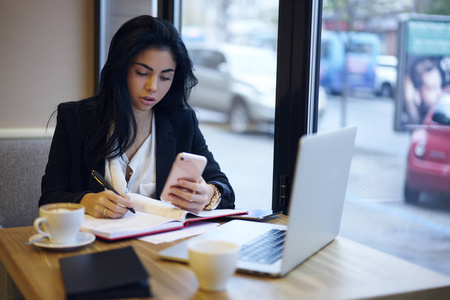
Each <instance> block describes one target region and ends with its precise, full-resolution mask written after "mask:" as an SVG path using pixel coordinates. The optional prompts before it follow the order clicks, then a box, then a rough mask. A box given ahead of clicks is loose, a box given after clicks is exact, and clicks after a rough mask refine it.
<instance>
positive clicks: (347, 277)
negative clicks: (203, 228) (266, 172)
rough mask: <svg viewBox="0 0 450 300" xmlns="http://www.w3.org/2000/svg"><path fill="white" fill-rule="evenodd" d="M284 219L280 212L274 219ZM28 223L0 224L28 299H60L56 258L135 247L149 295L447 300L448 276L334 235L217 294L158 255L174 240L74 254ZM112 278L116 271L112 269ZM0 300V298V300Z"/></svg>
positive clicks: (6, 260)
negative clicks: (283, 269)
mask: <svg viewBox="0 0 450 300" xmlns="http://www.w3.org/2000/svg"><path fill="white" fill-rule="evenodd" d="M275 222H276V223H285V222H286V217H283V216H282V217H280V218H278V219H276V220H275ZM33 234H35V230H34V229H33V227H17V228H8V229H0V259H1V262H2V263H3V265H4V266H5V268H6V270H7V271H8V272H9V274H10V275H11V277H12V279H13V280H14V282H15V283H16V284H17V286H18V287H19V289H20V291H21V292H22V294H23V295H24V297H25V298H26V299H46V300H51V299H57V300H60V299H64V298H65V291H64V286H63V281H62V276H61V273H60V269H59V259H60V258H61V257H66V256H72V255H79V254H85V253H92V252H97V251H104V250H109V249H115V248H120V247H125V246H129V245H131V246H133V247H134V249H135V250H136V252H137V253H138V255H139V257H140V259H141V261H142V262H143V264H144V265H145V267H146V269H147V271H148V272H149V274H150V275H151V278H150V279H149V280H150V285H151V289H152V291H153V293H154V298H152V299H211V298H213V299H246V300H248V299H277V300H281V299H300V298H302V299H355V298H358V299H361V298H379V299H449V298H450V278H449V277H446V276H444V275H441V274H439V273H436V272H433V271H430V270H427V269H424V268H422V267H419V266H416V265H414V264H411V263H408V262H405V261H403V260H400V259H398V258H395V257H393V256H390V255H387V254H385V253H382V252H379V251H377V250H374V249H371V248H369V247H366V246H363V245H361V244H358V243H355V242H353V241H350V240H348V239H345V238H342V237H338V238H337V239H336V240H335V241H333V242H332V243H331V244H329V245H328V246H327V247H326V248H324V249H323V250H322V251H320V252H319V253H317V254H316V255H314V256H313V257H312V258H310V259H309V260H307V261H306V262H304V263H303V264H302V265H300V266H299V267H297V268H296V269H295V270H293V271H292V272H291V273H289V274H288V275H287V276H286V277H284V278H278V279H270V278H264V277H258V276H253V275H245V274H239V273H237V274H236V275H235V276H233V277H232V278H231V280H230V282H229V284H228V287H227V290H226V291H223V292H215V293H213V292H203V291H201V290H198V284H197V280H196V278H195V275H194V273H193V272H192V271H191V269H190V268H189V267H188V266H187V265H185V264H181V263H176V262H169V261H163V260H160V259H159V258H158V256H157V252H158V251H160V250H162V249H164V248H166V247H168V246H170V245H172V244H173V243H165V244H159V245H154V244H150V243H147V242H144V241H140V240H137V239H132V240H125V241H117V242H106V241H101V240H96V241H95V242H94V243H92V244H90V245H88V246H85V247H83V248H80V249H76V250H72V251H54V250H46V249H42V248H39V247H36V246H34V245H25V242H26V241H28V239H29V237H30V236H32V235H33ZM118 276H120V275H119V274H118ZM0 298H1V297H0Z"/></svg>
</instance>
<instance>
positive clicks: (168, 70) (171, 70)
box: [135, 63, 175, 73]
mask: <svg viewBox="0 0 450 300" xmlns="http://www.w3.org/2000/svg"><path fill="white" fill-rule="evenodd" d="M135 64H136V65H140V66H143V67H144V68H146V69H149V70H150V71H153V69H152V68H150V67H149V66H147V65H146V64H143V63H135ZM165 72H175V70H174V69H172V68H170V69H166V70H162V71H161V73H165Z"/></svg>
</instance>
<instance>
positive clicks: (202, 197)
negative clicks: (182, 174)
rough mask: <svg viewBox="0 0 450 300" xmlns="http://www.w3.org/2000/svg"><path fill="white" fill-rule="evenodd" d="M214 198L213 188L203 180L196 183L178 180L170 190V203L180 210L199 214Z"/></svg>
mask: <svg viewBox="0 0 450 300" xmlns="http://www.w3.org/2000/svg"><path fill="white" fill-rule="evenodd" d="M213 196H214V188H213V187H212V186H210V185H209V184H207V183H206V182H205V180H204V179H203V178H200V180H199V181H198V182H193V181H188V180H185V179H180V180H178V185H174V186H172V187H171V188H170V194H169V200H170V202H171V203H172V204H173V205H174V206H176V207H178V208H181V209H184V210H188V211H191V212H193V213H199V212H201V211H202V210H203V208H204V207H205V206H206V205H208V204H209V202H210V201H211V198H212V197H213Z"/></svg>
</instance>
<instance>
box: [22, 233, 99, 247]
mask: <svg viewBox="0 0 450 300" xmlns="http://www.w3.org/2000/svg"><path fill="white" fill-rule="evenodd" d="M40 237H42V235H41V234H36V235H33V236H32V237H30V239H29V241H30V242H31V241H33V240H36V239H39V238H40ZM93 241H95V235H93V234H92V233H89V232H83V231H80V232H78V233H77V237H76V239H75V241H74V242H73V243H70V244H64V245H59V244H53V243H51V242H50V240H49V239H43V240H41V241H39V242H35V243H33V244H34V245H36V246H38V247H42V248H48V249H70V248H77V247H81V246H85V245H88V244H90V243H92V242H93Z"/></svg>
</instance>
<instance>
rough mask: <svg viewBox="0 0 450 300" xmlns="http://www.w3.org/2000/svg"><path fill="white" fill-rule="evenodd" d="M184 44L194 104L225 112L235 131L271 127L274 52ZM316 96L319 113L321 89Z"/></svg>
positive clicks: (322, 100)
mask: <svg viewBox="0 0 450 300" xmlns="http://www.w3.org/2000/svg"><path fill="white" fill-rule="evenodd" d="M186 46H187V48H188V51H189V55H190V57H191V59H192V61H193V64H194V69H195V71H194V73H195V76H196V77H197V79H198V80H199V83H198V85H197V86H196V87H195V88H194V89H193V91H192V94H191V98H190V104H191V105H192V106H193V107H197V108H203V109H208V110H212V111H215V112H221V113H225V114H226V115H227V116H228V122H229V125H230V129H231V130H232V131H234V132H239V133H242V132H245V131H249V130H253V129H260V128H259V127H260V125H269V126H268V128H272V129H273V123H274V121H275V87H276V71H277V70H276V63H277V57H276V52H274V51H272V50H268V49H261V48H255V47H247V46H240V45H234V44H220V43H218V44H207V43H194V44H187V45H186ZM319 99H320V101H319V116H321V115H322V114H323V111H324V109H325V105H326V93H325V91H324V90H323V89H322V88H320V90H319ZM266 128H267V127H265V129H266Z"/></svg>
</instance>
